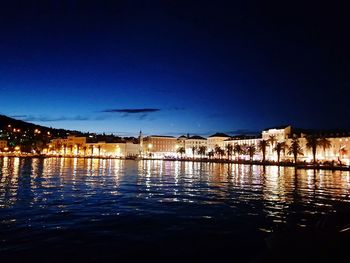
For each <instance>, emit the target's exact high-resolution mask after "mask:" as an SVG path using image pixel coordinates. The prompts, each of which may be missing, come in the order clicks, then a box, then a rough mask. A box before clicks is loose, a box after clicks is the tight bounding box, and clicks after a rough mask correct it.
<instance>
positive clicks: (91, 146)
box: [89, 145, 94, 156]
mask: <svg viewBox="0 0 350 263" xmlns="http://www.w3.org/2000/svg"><path fill="white" fill-rule="evenodd" d="M89 148H90V151H91V156H93V155H94V146H93V145H90V147H89Z"/></svg>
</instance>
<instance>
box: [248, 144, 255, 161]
mask: <svg viewBox="0 0 350 263" xmlns="http://www.w3.org/2000/svg"><path fill="white" fill-rule="evenodd" d="M247 153H248V155H249V157H250V161H253V157H254V154H255V153H256V147H255V145H254V144H251V145H249V146H248V147H247Z"/></svg>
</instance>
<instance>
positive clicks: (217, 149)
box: [214, 145, 221, 158]
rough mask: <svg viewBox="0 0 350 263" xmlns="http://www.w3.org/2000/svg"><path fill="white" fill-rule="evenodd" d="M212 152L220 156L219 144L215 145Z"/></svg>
mask: <svg viewBox="0 0 350 263" xmlns="http://www.w3.org/2000/svg"><path fill="white" fill-rule="evenodd" d="M214 152H215V154H216V155H217V156H219V157H220V158H221V147H220V146H219V145H215V148H214Z"/></svg>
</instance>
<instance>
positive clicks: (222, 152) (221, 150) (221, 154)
mask: <svg viewBox="0 0 350 263" xmlns="http://www.w3.org/2000/svg"><path fill="white" fill-rule="evenodd" d="M225 154H226V151H225V150H224V149H220V151H219V156H220V159H221V158H222V157H224V156H225Z"/></svg>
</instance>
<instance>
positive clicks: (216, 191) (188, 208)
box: [0, 157, 350, 262]
mask: <svg viewBox="0 0 350 263" xmlns="http://www.w3.org/2000/svg"><path fill="white" fill-rule="evenodd" d="M349 202H350V173H349V172H347V171H336V172H334V171H313V170H297V171H295V170H294V168H290V167H289V168H283V167H281V168H278V167H275V166H271V167H266V168H265V169H264V168H263V167H262V166H249V165H236V164H213V163H195V162H177V161H176V162H171V161H150V160H147V161H132V160H126V161H123V160H102V159H77V158H76V159H73V158H72V159H69V158H67V159H64V158H47V159H35V158H34V159H30V158H7V157H4V158H2V159H0V256H1V258H2V259H11V260H12V261H20V260H26V261H27V262H28V261H30V260H39V261H47V260H49V261H51V262H55V261H57V262H62V260H65V261H66V262H67V261H69V259H71V260H72V261H75V262H77V261H79V262H80V261H84V262H100V261H105V262H107V261H108V262H115V261H116V260H117V259H121V258H129V259H135V258H136V257H137V258H143V259H154V260H155V259H161V260H169V259H176V258H178V259H185V261H186V260H189V259H191V260H192V261H195V262H197V261H206V260H208V261H209V260H211V261H212V260H217V259H223V258H227V257H228V256H230V257H231V258H233V259H236V261H235V262H249V260H250V259H254V258H256V257H259V255H260V253H264V251H265V248H266V238H267V237H269V236H270V235H271V233H273V232H276V231H279V230H281V229H299V228H300V229H303V228H304V229H308V228H312V227H313V226H314V225H315V223H316V222H317V221H318V220H320V218H322V217H323V216H324V215H325V214H329V213H331V214H332V213H333V214H334V213H336V212H337V211H338V210H339V209H342V210H344V208H345V210H348V211H350V203H349ZM349 223H350V222H349Z"/></svg>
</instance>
